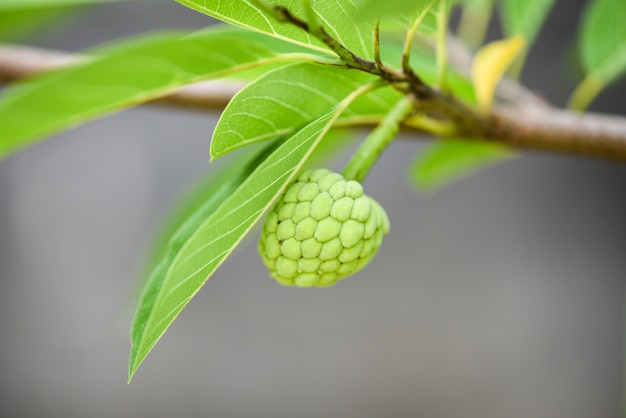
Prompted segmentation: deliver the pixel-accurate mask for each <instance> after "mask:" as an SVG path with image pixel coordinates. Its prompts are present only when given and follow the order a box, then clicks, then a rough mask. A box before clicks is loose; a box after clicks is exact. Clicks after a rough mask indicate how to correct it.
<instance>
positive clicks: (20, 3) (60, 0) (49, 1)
mask: <svg viewBox="0 0 626 418" xmlns="http://www.w3.org/2000/svg"><path fill="white" fill-rule="evenodd" d="M113 1H122V0H2V1H1V2H0V12H2V13H4V12H8V11H17V10H35V9H44V8H50V7H64V6H82V5H88V4H96V3H107V2H113Z"/></svg>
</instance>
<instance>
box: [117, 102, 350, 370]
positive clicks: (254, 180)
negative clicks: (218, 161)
mask: <svg viewBox="0 0 626 418" xmlns="http://www.w3.org/2000/svg"><path fill="white" fill-rule="evenodd" d="M337 116H338V111H337V110H336V109H335V110H332V111H330V112H328V113H326V114H325V115H323V116H321V117H319V118H318V119H315V120H314V121H313V122H311V123H310V124H308V125H307V126H305V127H304V128H302V129H301V130H299V131H298V132H296V133H295V134H294V135H293V136H291V137H289V138H288V139H287V140H285V141H284V142H283V143H282V144H281V145H280V146H278V147H277V148H276V149H275V151H273V152H272V153H271V154H270V155H269V156H268V157H267V158H265V159H264V160H263V162H261V163H258V164H257V162H254V163H253V164H252V165H249V166H248V167H251V166H256V169H254V171H253V172H252V173H251V174H250V175H249V176H248V177H247V178H246V179H245V180H243V182H241V183H240V184H239V185H238V187H237V188H236V189H235V190H234V191H232V192H231V193H228V194H225V195H222V194H220V196H219V198H216V200H219V204H218V205H217V206H214V207H210V209H212V210H211V211H210V213H205V214H203V215H208V217H206V219H204V221H203V222H202V223H201V224H200V225H199V226H198V227H197V228H195V230H194V231H193V232H192V233H191V234H189V233H188V231H186V232H185V234H181V235H180V238H181V239H180V240H179V241H180V242H178V243H177V244H176V245H175V246H174V248H175V247H177V246H180V249H179V250H178V251H176V253H175V254H171V257H168V258H166V260H165V261H164V262H163V263H162V264H161V265H160V266H159V270H157V271H155V277H156V278H154V279H152V280H150V282H149V285H148V286H147V288H146V290H145V292H144V294H143V296H142V300H141V303H140V306H139V309H138V311H137V315H136V318H135V321H134V324H133V329H132V348H131V356H130V363H129V381H130V379H131V378H132V376H133V374H134V373H135V372H136V370H137V368H138V367H139V365H140V364H141V362H142V361H143V360H144V359H145V357H146V356H147V355H148V353H149V352H150V350H151V349H152V348H153V347H154V345H155V344H156V343H157V341H158V340H159V339H160V338H161V336H162V335H163V333H164V332H165V331H166V330H167V328H168V327H169V326H170V324H171V323H172V322H173V321H174V319H175V318H176V317H177V316H178V314H179V313H180V312H181V311H182V309H183V308H184V307H185V306H186V305H187V303H188V302H189V301H190V300H191V298H192V297H193V296H194V295H195V294H196V293H197V292H198V291H199V290H200V288H201V287H202V286H203V285H204V283H205V282H206V281H207V280H208V279H209V277H211V275H212V274H213V273H214V272H215V270H216V269H217V268H218V267H219V266H220V265H221V264H222V263H223V262H224V260H225V259H226V258H227V257H228V256H229V255H230V254H231V253H232V251H233V250H234V249H235V247H236V246H237V245H238V244H239V242H240V241H241V240H242V239H243V237H244V236H245V235H246V234H247V233H248V232H249V231H250V229H251V228H252V227H253V226H254V225H255V224H256V223H257V222H258V221H259V220H260V218H261V216H262V215H263V213H264V212H265V211H266V210H267V209H268V208H269V207H270V206H271V204H272V202H273V201H274V200H275V199H276V198H277V197H278V196H279V195H280V194H281V193H282V191H283V190H284V188H285V187H286V186H287V184H288V183H289V182H290V181H291V180H292V179H293V178H294V177H295V175H296V174H297V172H298V170H299V169H300V167H302V165H303V164H304V162H305V161H306V160H307V158H308V157H309V155H310V154H311V152H312V151H313V149H314V148H315V146H316V144H317V143H318V142H319V141H320V139H321V138H322V137H323V136H324V134H325V133H326V131H328V129H329V128H330V127H331V125H332V123H333V122H334V120H335V119H336V117H337ZM208 206H210V205H208ZM199 217H201V216H199ZM195 221H197V220H195ZM195 221H194V224H193V226H196V224H197V222H195ZM183 241H184V242H183ZM170 258H171V259H170ZM157 275H158V276H157ZM161 277H162V279H161Z"/></svg>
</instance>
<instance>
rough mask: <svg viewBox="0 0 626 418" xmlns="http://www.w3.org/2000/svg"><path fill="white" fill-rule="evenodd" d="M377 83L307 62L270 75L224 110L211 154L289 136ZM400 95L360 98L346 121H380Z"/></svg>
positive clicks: (386, 91)
mask: <svg viewBox="0 0 626 418" xmlns="http://www.w3.org/2000/svg"><path fill="white" fill-rule="evenodd" d="M373 80H375V78H374V77H373V76H371V75H369V74H365V73H361V72H357V71H355V70H346V69H341V68H335V67H326V66H319V65H312V64H306V63H305V64H293V65H290V66H286V67H281V68H278V69H276V70H273V71H270V72H268V73H267V74H266V75H264V76H262V77H260V78H258V79H257V80H256V81H255V82H253V83H252V84H250V85H248V86H247V87H246V88H244V89H243V90H241V91H240V92H239V93H238V94H237V95H236V96H235V97H234V98H233V99H232V101H231V102H230V104H229V105H228V106H227V107H226V109H225V110H224V112H223V113H222V117H221V118H220V121H219V123H218V124H217V127H216V128H215V131H214V132H213V139H212V141H211V156H212V157H213V158H217V157H221V156H222V155H225V154H227V153H229V152H231V151H234V150H235V149H238V148H241V147H244V146H246V145H249V144H253V143H255V142H259V141H264V140H267V139H271V138H276V137H277V136H280V135H285V134H288V133H290V132H292V131H293V130H294V129H296V128H298V127H300V126H302V125H303V124H305V123H307V122H309V121H310V120H313V119H314V118H316V117H318V116H319V115H321V114H323V113H325V112H327V111H328V110H329V109H330V108H332V107H333V106H335V105H337V104H338V103H339V101H341V100H342V99H343V98H344V97H345V96H346V95H347V94H349V93H350V92H352V91H354V90H356V89H357V88H359V87H361V86H363V85H365V84H367V83H368V82H372V81H373ZM398 97H399V95H398V93H397V92H396V91H394V90H392V89H390V88H387V89H379V90H376V91H374V92H371V93H369V95H367V96H364V97H361V98H360V99H359V100H356V101H355V102H354V103H353V104H352V105H351V106H350V107H349V108H348V109H346V111H345V112H344V113H343V117H345V118H349V119H355V118H368V117H380V116H382V115H384V114H385V112H386V111H387V110H388V109H389V107H390V105H392V104H393V103H394V101H396V100H397V99H398Z"/></svg>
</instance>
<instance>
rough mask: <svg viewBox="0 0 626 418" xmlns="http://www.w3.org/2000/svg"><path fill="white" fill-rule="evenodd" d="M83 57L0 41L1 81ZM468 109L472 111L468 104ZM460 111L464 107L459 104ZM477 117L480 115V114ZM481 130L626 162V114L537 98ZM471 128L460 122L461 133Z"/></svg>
mask: <svg viewBox="0 0 626 418" xmlns="http://www.w3.org/2000/svg"><path fill="white" fill-rule="evenodd" d="M82 59H84V58H80V57H78V56H76V55H72V54H68V53H63V52H59V51H50V50H43V49H37V48H31V47H22V46H2V47H0V82H14V81H16V80H18V79H22V78H25V77H28V76H31V75H33V74H36V73H38V72H42V71H47V70H50V69H54V68H59V67H62V66H66V65H70V64H74V63H77V62H80V60H82ZM239 88H241V84H238V83H234V82H227V81H212V82H202V83H195V84H190V85H188V86H185V87H183V88H181V89H179V90H177V91H176V92H174V93H172V94H170V95H168V96H166V97H163V98H160V99H157V100H155V101H154V103H158V104H166V105H173V106H177V107H181V106H182V107H186V108H195V109H211V110H219V109H223V108H224V107H225V106H226V104H227V103H228V101H229V100H230V99H231V98H232V96H233V95H234V94H235V93H236V92H237V91H238V89H239ZM466 110H467V111H470V112H473V109H471V108H468V109H466ZM459 111H462V109H460V110H459ZM471 117H472V118H474V117H478V116H477V115H476V114H473V115H472V116H471ZM479 118H480V119H479V120H480V121H481V124H482V126H481V127H480V129H479V130H480V131H482V132H483V133H484V135H485V136H486V137H487V138H488V139H490V140H493V141H494V142H500V143H503V144H507V145H510V146H512V147H515V148H519V149H525V150H540V151H555V152H560V153H566V154H579V155H585V156H595V157H604V158H609V159H613V160H619V161H622V162H626V117H619V116H610V115H600V114H594V113H583V114H578V113H574V112H570V111H566V110H561V109H555V108H551V107H546V106H541V105H537V104H536V103H534V101H532V100H528V102H526V101H524V102H523V103H522V104H521V106H515V107H512V106H506V107H498V108H496V109H495V110H494V112H493V113H492V114H491V115H487V116H480V117H479ZM472 133H475V132H472V129H469V130H464V129H463V127H462V126H461V127H460V131H459V132H458V134H459V135H471V134H472Z"/></svg>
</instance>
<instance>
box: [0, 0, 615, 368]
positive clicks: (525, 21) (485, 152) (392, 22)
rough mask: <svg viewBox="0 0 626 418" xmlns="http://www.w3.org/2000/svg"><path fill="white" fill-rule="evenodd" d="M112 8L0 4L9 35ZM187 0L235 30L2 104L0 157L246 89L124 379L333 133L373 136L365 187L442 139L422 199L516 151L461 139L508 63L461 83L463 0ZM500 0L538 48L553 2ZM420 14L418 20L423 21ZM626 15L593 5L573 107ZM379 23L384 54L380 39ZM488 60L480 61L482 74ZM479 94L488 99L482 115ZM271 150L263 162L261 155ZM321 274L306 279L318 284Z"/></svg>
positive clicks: (72, 76) (161, 276) (153, 46)
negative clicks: (391, 156)
mask: <svg viewBox="0 0 626 418" xmlns="http://www.w3.org/2000/svg"><path fill="white" fill-rule="evenodd" d="M105 1H114V0H0V13H2V15H0V28H2V29H1V30H0V38H2V39H16V38H17V37H19V36H22V35H23V34H26V33H27V32H28V31H29V30H30V28H31V27H35V26H37V25H38V24H39V23H41V22H46V21H49V19H51V18H53V17H54V16H56V14H55V13H56V12H57V11H61V10H66V9H63V8H61V6H78V5H84V4H89V3H98V2H105ZM177 1H178V2H180V3H182V4H183V5H185V6H187V7H189V8H191V9H194V10H196V11H199V12H202V13H204V14H206V15H208V16H212V17H214V18H216V19H219V20H222V21H224V22H226V23H227V24H230V25H233V26H236V27H238V28H237V29H232V28H230V29H225V28H224V27H218V28H217V29H213V30H209V31H201V32H198V33H195V34H192V35H189V34H187V33H183V32H176V33H159V34H156V35H142V36H139V37H137V38H135V39H131V40H126V41H124V42H122V43H114V44H110V45H105V46H104V47H102V48H99V49H97V50H92V51H89V52H87V57H88V58H87V59H86V60H84V61H81V62H80V63H79V64H77V65H75V66H73V67H71V68H67V69H64V70H60V71H55V72H51V73H49V74H47V75H43V76H39V77H35V78H33V79H32V80H29V81H27V82H23V83H19V84H16V85H15V86H13V87H9V88H7V89H6V90H5V91H3V93H2V95H0V120H2V123H0V158H4V157H6V156H8V155H10V154H11V153H13V152H16V151H18V150H20V149H23V148H25V147H26V146H28V145H31V144H33V143H35V142H36V141H38V140H42V139H43V138H44V137H46V136H50V135H51V134H54V133H56V132H58V131H60V130H62V129H68V128H71V127H73V126H76V125H78V124H80V123H84V122H86V121H89V120H91V119H94V118H96V117H101V116H104V115H106V114H110V113H112V112H114V111H117V110H120V109H123V108H126V107H130V106H134V105H138V104H141V103H145V102H147V101H150V100H153V99H155V98H160V97H163V96H165V95H167V94H169V93H171V92H173V91H175V90H176V89H177V88H179V87H181V86H185V85H187V84H190V83H193V82H196V81H200V80H208V79H214V78H218V77H239V78H240V79H242V80H245V81H250V83H249V84H248V85H247V86H246V87H244V88H243V89H242V90H241V91H240V92H239V93H238V94H237V95H235V97H234V98H233V99H232V101H231V102H230V104H229V105H228V106H227V107H226V109H225V110H224V112H223V114H222V116H221V118H220V121H219V123H218V125H217V127H216V129H215V131H214V133H213V137H212V140H211V157H212V158H218V157H222V156H225V155H226V154H229V153H232V152H233V151H236V150H238V149H240V148H244V150H241V151H239V152H238V153H236V154H234V155H231V156H229V159H227V164H226V165H224V166H223V167H222V169H221V170H220V171H219V172H218V173H214V175H213V177H212V180H211V182H210V183H208V184H206V185H205V186H203V187H202V188H201V189H200V191H199V192H197V193H196V194H195V198H194V199H193V200H192V201H191V203H189V204H188V205H186V206H185V208H184V209H183V210H182V211H181V212H180V214H179V216H177V217H176V218H175V221H173V223H172V224H171V225H170V227H169V230H170V234H171V237H170V238H169V239H168V240H167V242H166V244H163V243H162V242H161V244H160V246H157V248H156V250H155V252H154V254H155V260H156V261H155V262H154V263H153V265H152V266H151V273H150V274H149V275H148V276H149V277H148V279H147V281H146V283H145V287H144V290H143V293H142V296H141V298H140V301H139V307H138V310H137V314H136V317H135V321H134V323H133V329H132V349H131V356H130V363H129V380H130V378H132V376H133V375H134V373H135V372H136V370H137V368H138V367H139V365H140V364H141V363H142V361H143V360H144V359H145V357H146V356H147V355H148V353H149V352H150V351H151V349H152V348H153V347H154V345H155V344H156V343H157V341H158V340H159V339H160V338H161V336H162V335H163V333H164V332H165V331H166V330H167V329H168V327H169V326H170V324H171V323H172V322H173V321H174V319H175V318H176V317H177V316H178V314H179V313H180V312H181V311H182V309H183V308H184V307H185V306H186V304H187V303H188V302H189V301H190V299H191V298H192V297H193V296H194V295H195V294H196V293H197V292H198V291H199V289H200V288H201V287H202V286H203V285H204V283H205V282H206V281H207V280H208V279H209V278H210V277H211V276H212V275H213V274H214V273H215V272H216V270H217V269H218V267H219V266H220V265H221V264H222V263H223V262H224V260H225V259H226V258H227V257H228V256H229V255H230V254H231V253H232V252H233V250H234V249H235V248H236V247H237V245H239V244H240V242H241V241H242V240H243V239H244V237H245V236H246V234H247V233H248V232H249V231H250V230H251V229H252V228H253V227H254V225H255V224H256V223H257V222H258V221H259V220H260V219H261V217H262V216H263V214H264V212H265V211H266V210H267V209H268V208H269V207H270V206H271V205H272V204H273V202H275V201H276V200H277V199H279V198H280V196H281V194H282V192H283V191H284V190H285V189H286V187H287V186H288V185H289V183H290V182H291V181H292V180H293V179H294V178H295V177H296V176H297V174H298V172H299V171H300V170H301V169H302V168H303V167H304V166H305V164H310V161H311V159H312V158H311V156H312V155H314V152H316V148H318V145H320V144H323V147H320V149H321V148H323V151H319V150H318V151H317V152H318V153H319V154H325V155H327V154H336V153H337V152H338V151H339V149H340V147H341V146H342V145H343V144H344V143H345V141H343V140H338V139H337V137H336V136H335V137H333V138H331V137H330V136H328V135H327V133H328V132H329V131H330V130H331V129H332V128H333V126H335V127H336V126H344V127H346V126H352V125H358V124H368V125H377V127H376V128H375V129H374V130H373V131H372V132H371V133H370V134H369V135H368V137H367V139H366V140H365V141H364V143H363V145H361V147H360V149H359V150H358V151H357V152H356V153H355V155H354V156H353V158H352V159H351V160H350V162H349V163H348V165H347V166H346V169H345V170H344V176H345V177H346V179H352V180H354V179H359V180H360V179H362V178H364V177H365V175H366V174H367V172H368V171H369V169H370V168H371V165H372V164H373V163H374V162H375V161H376V159H377V158H378V157H379V155H380V154H381V153H382V152H383V150H384V148H385V147H386V146H387V145H388V144H389V143H390V142H391V141H392V140H393V139H394V138H395V137H396V135H397V132H398V130H399V129H400V128H401V127H402V126H404V127H406V128H417V129H420V130H422V131H424V133H430V134H433V135H435V136H439V137H443V138H446V139H447V140H445V141H439V142H437V143H436V144H434V145H432V146H431V147H429V148H427V149H426V151H425V152H423V153H421V154H420V155H419V156H418V158H417V159H416V162H415V164H414V165H413V166H412V168H411V175H412V179H413V181H414V182H415V183H416V185H417V186H418V187H420V188H422V189H433V188H437V187H441V186H442V185H444V184H446V183H448V182H450V181H453V180H455V179H458V178H460V177H462V176H465V175H467V174H469V173H471V172H474V171H476V170H477V169H479V168H481V167H483V166H487V165H489V164H493V163H494V162H497V161H503V160H505V159H507V158H510V157H511V156H512V153H511V152H510V151H509V150H508V149H505V148H504V147H501V146H499V145H497V144H494V143H488V142H484V141H482V142H481V141H480V138H477V140H472V141H466V140H457V139H450V138H457V137H459V136H460V134H459V132H461V131H462V130H461V128H462V127H463V126H462V123H461V122H459V120H460V119H459V118H457V117H458V116H459V112H464V111H467V112H468V113H471V112H476V113H477V114H481V115H487V114H488V112H489V111H490V106H489V104H490V103H491V98H492V93H493V91H495V87H496V84H497V82H498V80H499V77H500V75H502V72H503V71H504V68H496V67H498V66H496V67H494V65H495V64H497V63H498V62H500V63H502V62H503V58H502V57H501V56H499V60H497V59H491V60H488V61H485V59H484V54H483V58H482V60H483V61H484V62H486V63H487V65H483V66H482V67H483V70H481V71H479V72H478V73H477V74H474V76H475V79H476V80H477V81H476V84H475V85H474V84H472V82H471V81H470V80H469V79H468V78H467V77H466V76H464V75H463V74H464V73H465V72H466V71H464V70H465V69H455V68H452V65H453V64H454V62H451V61H450V60H449V55H450V54H449V51H450V49H451V48H449V47H448V44H447V39H448V36H449V33H448V32H449V28H448V20H449V19H448V18H449V15H450V11H451V9H452V7H453V6H455V5H456V4H457V2H455V1H453V0H386V1H374V0H358V1H352V0H350V1H347V0H316V1H313V0H309V1H306V0H302V1H301V0H245V1H240V2H239V1H223V0H177ZM493 4H494V2H493V0H463V1H460V2H458V5H459V7H461V8H463V9H462V15H461V16H462V22H461V23H462V25H461V26H462V28H460V29H459V33H460V34H461V35H467V40H469V42H470V44H471V48H472V49H478V48H479V46H480V45H481V44H482V42H483V38H484V31H485V29H486V27H487V25H488V23H489V19H490V18H491V13H492V10H493ZM498 4H499V5H500V11H501V18H502V22H503V26H504V30H505V32H506V35H507V36H509V37H512V36H513V35H523V36H524V37H525V38H526V39H527V40H528V42H529V44H530V43H531V42H532V41H533V40H534V39H535V38H536V36H537V34H538V33H539V31H540V29H541V27H542V25H543V23H544V21H545V19H546V16H547V15H548V13H549V11H550V9H551V7H552V5H553V4H554V0H502V1H500V2H498ZM428 7H430V9H428ZM465 12H467V13H465ZM420 13H422V17H424V20H423V21H419V20H417V19H418V16H419V15H420ZM625 15H626V2H624V1H623V0H593V1H592V2H591V4H590V6H589V8H588V9H587V12H586V15H585V18H584V20H583V26H582V32H581V33H582V35H581V38H580V51H581V55H582V59H583V63H584V66H585V70H586V72H587V78H586V80H585V81H584V82H583V83H582V84H581V86H582V87H581V88H580V89H579V90H578V94H577V95H576V94H575V96H576V97H577V99H576V100H574V102H576V103H578V104H579V105H580V107H583V106H584V105H585V104H586V103H588V102H589V100H590V99H591V98H593V97H594V95H595V94H597V92H598V91H599V89H600V88H602V86H604V85H605V84H608V83H609V82H611V81H613V80H615V79H616V78H617V77H619V76H620V75H621V74H623V73H624V71H625V70H626V29H624V28H626V26H625V25H623V24H622V21H621V19H622V18H623V16H625ZM387 17H389V19H386V18H387ZM379 18H383V21H382V23H381V25H380V31H381V34H382V36H381V44H380V45H378V44H376V42H375V36H374V23H375V20H377V19H379ZM416 22H421V23H420V24H419V26H418V25H417V24H416ZM463 22H465V23H463ZM475 24H476V25H477V26H478V28H477V29H476V30H477V31H478V32H480V33H478V34H477V35H476V36H473V35H472V34H471V33H469V32H467V31H471V28H472V27H474V25H475ZM463 26H464V28H463ZM241 29H243V30H241ZM416 34H417V35H416ZM414 37H415V42H414V44H413V41H414V40H413V38H414ZM375 45H376V46H377V47H379V52H380V57H379V56H376V54H375V50H376V49H375ZM520 48H521V47H520ZM483 51H485V50H484V49H483ZM492 51H493V50H492ZM496 52H497V51H496ZM516 52H517V51H516ZM409 54H410V57H409V56H408V55H409ZM452 55H453V54H452ZM480 56H481V55H476V56H475V57H474V58H476V57H478V59H476V60H474V62H479V63H480V61H481V58H480ZM378 58H380V59H381V60H382V61H383V62H384V65H383V64H380V62H379V61H378V60H377V59H378ZM492 58H493V56H492ZM496 58H498V57H496ZM510 58H511V59H512V57H510ZM522 58H523V57H522ZM508 61H510V60H508V59H507V65H508ZM521 62H522V61H519V63H521ZM492 64H493V65H492ZM408 67H410V69H409V68H408ZM449 67H450V68H449ZM484 68H487V70H485V69H484ZM519 68H521V66H519ZM519 68H518V69H519ZM495 70H498V71H495ZM403 77H404V78H403ZM416 80H418V81H419V83H418V82H416ZM485 81H486V82H487V85H488V86H487V87H488V88H485ZM411 83H413V84H411ZM481 83H482V84H481ZM415 84H418V85H419V87H420V88H421V90H420V89H419V88H415ZM409 86H410V87H412V88H413V89H411V88H409ZM476 86H478V87H479V89H478V90H480V91H483V94H481V106H480V107H478V106H477V99H476V90H477V89H476V88H475V87H476ZM484 91H487V93H486V94H485V93H484ZM429 95H431V96H429ZM432 95H439V96H437V97H439V98H441V101H440V102H438V103H437V105H441V103H442V102H443V103H444V104H455V105H456V107H454V111H455V112H457V113H456V114H454V113H453V112H450V113H446V112H445V109H442V107H441V106H437V105H435V106H432V107H429V105H432V102H430V103H429V102H428V99H429V97H430V98H432ZM485 97H488V98H487V99H485ZM481 112H483V113H481ZM471 132H472V135H473V132H474V131H471ZM483 132H486V131H483ZM263 141H268V143H267V144H260V142H263ZM261 147H262V150H261V151H259V152H256V154H254V155H253V156H252V153H251V151H250V150H251V149H256V150H258V149H261ZM333 207H334V206H333ZM344 209H345V208H344ZM344 212H345V213H348V211H347V210H345V211H344ZM345 213H344V214H345ZM350 213H352V212H350ZM294 214H295V212H294ZM294 214H292V215H294ZM290 216H291V215H290ZM172 225H175V226H172ZM172 231H173V232H172ZM359 231H360V230H359ZM322 232H327V231H322ZM353 232H354V231H353ZM353 235H354V234H353ZM379 235H381V234H379ZM354 236H356V235H354ZM381 237H382V235H381ZM346 239H348V238H346ZM350 243H351V244H353V243H352V242H350ZM345 247H346V249H349V248H350V246H349V245H347V244H346V245H345ZM368 254H369V253H368ZM352 261H353V260H352ZM307 268H308V267H307ZM303 271H304V270H303ZM305 273H307V274H308V273H309V272H308V271H307V272H305ZM318 273H319V272H318ZM342 274H343V273H342ZM337 277H339V276H337ZM337 277H335V278H337ZM315 279H316V278H313V279H312V278H311V277H308V278H307V279H306V280H305V282H306V283H305V282H302V283H300V284H301V285H302V284H307V285H309V284H315V283H317V284H320V283H321V282H319V280H318V281H316V280H315ZM292 282H293V280H292ZM293 283H295V282H293ZM322 284H324V283H322ZM325 284H328V283H325Z"/></svg>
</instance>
